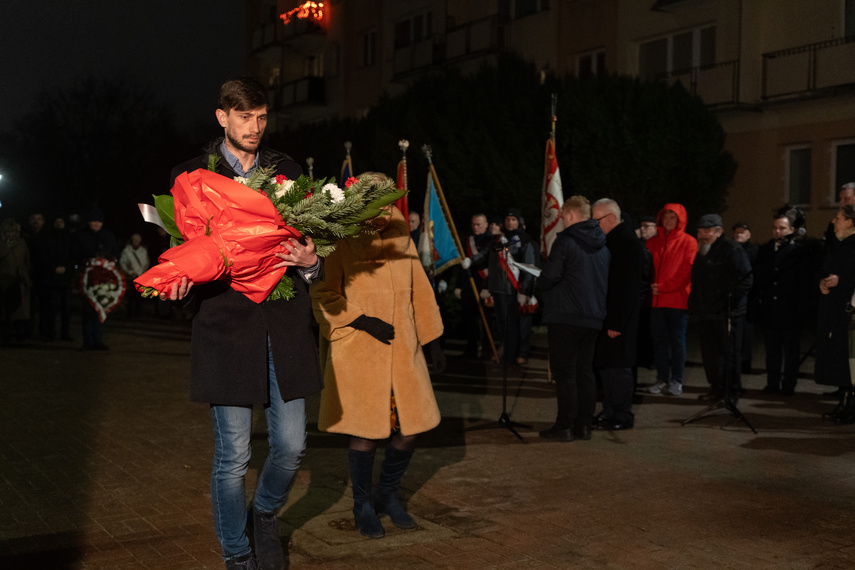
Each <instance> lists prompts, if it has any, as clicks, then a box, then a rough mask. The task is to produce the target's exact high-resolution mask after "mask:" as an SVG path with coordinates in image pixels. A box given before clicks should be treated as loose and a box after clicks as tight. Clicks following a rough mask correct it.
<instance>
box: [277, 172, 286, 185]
mask: <svg viewBox="0 0 855 570" xmlns="http://www.w3.org/2000/svg"><path fill="white" fill-rule="evenodd" d="M286 180H288V177H287V176H285V175H284V174H277V175H276V183H277V184H282V183H283V182H285V181H286Z"/></svg>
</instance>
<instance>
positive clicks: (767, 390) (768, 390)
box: [763, 384, 781, 394]
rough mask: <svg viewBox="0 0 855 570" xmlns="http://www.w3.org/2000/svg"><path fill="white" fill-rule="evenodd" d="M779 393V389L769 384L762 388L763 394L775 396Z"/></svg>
mask: <svg viewBox="0 0 855 570" xmlns="http://www.w3.org/2000/svg"><path fill="white" fill-rule="evenodd" d="M780 391H781V389H780V388H778V387H777V386H772V385H770V384H766V386H765V387H764V388H763V393H764V394H777V393H778V392H780Z"/></svg>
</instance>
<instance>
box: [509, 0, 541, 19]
mask: <svg viewBox="0 0 855 570" xmlns="http://www.w3.org/2000/svg"><path fill="white" fill-rule="evenodd" d="M535 12H537V0H517V1H516V6H515V10H514V17H515V18H522V17H524V16H528V15H530V14H534V13H535Z"/></svg>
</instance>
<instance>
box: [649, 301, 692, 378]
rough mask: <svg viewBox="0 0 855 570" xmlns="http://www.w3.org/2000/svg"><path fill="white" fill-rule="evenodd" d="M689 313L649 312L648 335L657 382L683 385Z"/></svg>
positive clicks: (652, 310) (659, 310)
mask: <svg viewBox="0 0 855 570" xmlns="http://www.w3.org/2000/svg"><path fill="white" fill-rule="evenodd" d="M688 323H689V312H688V311H685V310H683V309H660V308H653V309H651V310H650V334H651V336H652V337H653V352H654V354H655V357H656V358H655V360H656V379H657V380H658V381H659V382H666V383H667V382H668V381H669V380H673V381H675V382H679V383H680V384H682V383H683V371H684V370H685V368H686V326H687V325H688Z"/></svg>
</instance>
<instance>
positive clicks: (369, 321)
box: [348, 315, 395, 344]
mask: <svg viewBox="0 0 855 570" xmlns="http://www.w3.org/2000/svg"><path fill="white" fill-rule="evenodd" d="M348 326H350V327H353V328H355V329H356V330H359V331H365V332H367V333H368V334H370V335H371V336H373V337H374V338H376V339H377V340H379V341H380V342H382V343H383V344H392V343H390V342H389V341H390V340H392V339H393V338H395V327H393V326H392V325H390V324H389V323H387V322H386V321H384V320H383V319H378V318H377V317H369V316H368V315H362V316H359V317H357V318H356V319H355V320H354V321H353V322H352V323H350V324H349V325H348Z"/></svg>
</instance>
